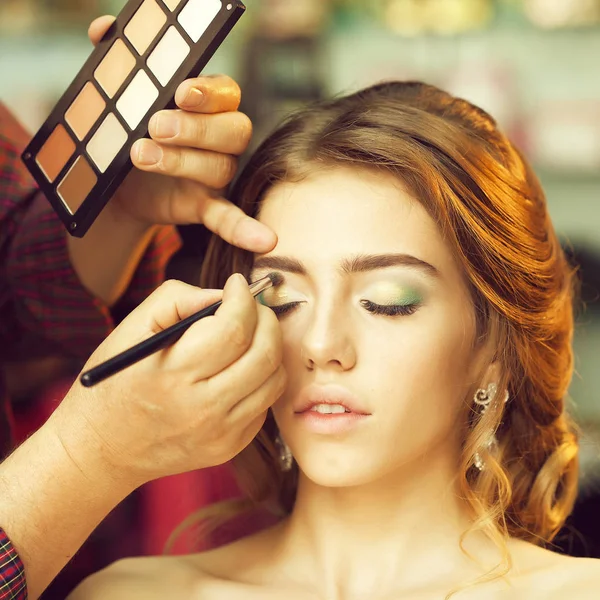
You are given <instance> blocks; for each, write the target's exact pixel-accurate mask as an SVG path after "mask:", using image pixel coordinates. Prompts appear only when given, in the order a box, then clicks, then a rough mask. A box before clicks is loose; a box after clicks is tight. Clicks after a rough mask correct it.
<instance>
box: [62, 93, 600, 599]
mask: <svg viewBox="0 0 600 600" xmlns="http://www.w3.org/2000/svg"><path fill="white" fill-rule="evenodd" d="M234 197H235V198H236V199H237V201H238V203H239V205H240V206H241V207H242V209H243V210H244V211H245V212H246V213H248V214H250V215H253V216H257V217H258V218H259V220H260V221H262V222H263V223H265V224H267V225H269V226H270V227H271V228H272V229H273V230H274V231H275V232H276V233H277V235H278V240H279V241H278V245H277V246H276V248H275V249H274V250H273V251H272V252H270V253H268V254H266V255H262V256H256V257H253V256H251V255H249V254H247V253H244V252H241V251H239V250H236V249H234V248H230V247H228V246H226V245H225V244H222V243H221V242H220V241H219V240H217V239H215V240H213V242H212V246H211V251H210V255H209V260H208V261H207V263H206V267H205V273H204V284H205V285H207V286H210V287H217V286H221V285H222V284H223V282H224V280H225V278H226V276H227V275H228V274H229V273H230V272H232V271H240V272H242V273H245V274H247V275H249V276H251V278H252V279H255V278H258V277H261V276H263V275H265V274H267V273H269V272H272V271H275V272H278V273H280V274H281V275H282V276H283V283H282V284H281V285H280V286H278V287H277V288H276V289H271V290H269V291H268V292H267V293H265V294H264V295H263V297H262V298H261V301H262V302H263V303H264V304H266V305H268V306H270V307H271V308H272V309H273V310H274V311H275V312H276V313H277V314H278V316H279V319H280V324H281V329H282V333H283V340H284V364H285V366H286V370H287V373H288V386H287V389H286V392H285V393H284V395H283V396H282V397H281V399H280V400H279V401H278V402H277V403H276V404H275V406H274V407H273V418H269V419H268V420H267V422H266V423H265V426H264V427H263V429H262V431H261V433H260V434H259V436H258V437H257V439H256V440H255V441H254V443H253V445H251V446H250V447H249V448H247V449H246V450H245V451H244V452H242V454H241V455H240V456H238V457H237V458H236V459H235V460H234V463H235V466H236V470H237V472H238V474H239V476H240V482H241V485H242V489H244V491H245V492H246V494H247V497H248V499H249V502H248V504H249V506H254V507H257V506H260V507H266V508H269V509H270V510H271V511H273V512H274V513H276V514H279V515H280V520H279V522H278V523H277V524H276V525H275V526H274V527H271V528H269V529H266V530H264V531H262V532H259V533H258V534H255V535H252V536H249V537H246V538H244V539H242V540H241V541H238V542H236V543H233V544H231V545H228V546H225V547H222V548H220V549H217V550H213V551H211V552H208V553H205V554H200V555H195V556H187V557H184V558H181V557H179V558H175V557H171V558H167V557H162V558H143V559H135V560H131V561H125V562H123V563H120V564H118V565H116V566H114V567H111V568H110V569H108V570H107V571H106V572H105V573H101V574H98V575H96V576H94V577H92V578H91V579H89V580H88V581H86V582H85V583H84V584H83V585H82V586H81V587H80V588H79V589H78V590H77V591H76V592H75V593H74V595H73V598H74V599H79V598H108V597H110V598H111V599H119V598H121V597H122V598H137V597H139V598H145V599H148V598H164V597H169V598H178V597H181V598H190V597H196V595H197V597H201V598H210V599H212V598H215V599H217V600H221V599H228V600H229V599H232V600H235V599H238V598H240V599H244V600H248V599H251V598H257V599H258V598H261V599H264V598H286V599H296V598H297V599H309V598H344V599H346V598H352V599H353V598H370V599H384V598H386V599H387V598H390V599H391V598H411V599H412V598H423V599H429V598H431V599H434V598H436V599H437V598H448V597H452V596H456V597H457V598H486V599H489V598H502V599H503V598H510V599H513V598H527V599H531V598H545V599H547V598H557V599H558V598H560V599H563V598H565V595H566V594H567V593H568V594H569V597H570V598H577V599H585V598H592V596H594V597H595V595H596V593H597V591H596V589H597V586H598V584H599V583H600V562H598V561H594V560H587V559H575V558H570V557H565V556H561V555H558V554H556V553H554V552H552V551H551V545H550V542H551V540H552V538H553V536H554V535H555V534H556V533H557V531H558V530H559V529H560V527H561V526H562V525H563V523H564V521H565V519H566V517H567V516H568V514H569V512H570V511H571V509H572V506H573V502H574V498H575V495H576V486H577V438H576V435H575V432H574V428H573V426H572V424H571V423H570V421H569V419H568V417H567V415H566V414H565V403H564V398H565V395H566V392H567V388H568V385H569V381H570V377H571V372H572V350H571V337H572V332H573V316H572V289H573V272H572V270H571V268H570V267H569V266H568V264H567V262H566V260H565V257H564V255H563V253H562V251H561V248H560V245H559V242H558V240H557V237H556V234H555V232H554V229H553V227H552V224H551V222H550V218H549V216H548V213H547V209H546V202H545V199H544V195H543V192H542V190H541V188H540V185H539V183H538V181H537V179H536V178H535V176H534V174H533V173H532V172H531V170H530V168H529V167H528V165H527V164H526V162H525V161H524V160H523V158H522V157H521V156H520V155H519V154H518V152H517V151H516V150H515V149H514V148H513V147H512V146H511V144H510V143H509V141H508V140H507V139H506V138H505V137H504V136H503V135H502V134H501V133H500V132H499V131H498V129H497V128H496V125H495V123H494V121H493V120H492V119H491V118H490V117H489V116H488V115H487V114H486V113H484V112H483V111H481V110H479V109H477V108H475V107H474V106H472V105H470V104H469V103H467V102H465V101H463V100H459V99H456V98H453V97H452V96H450V95H448V94H446V93H444V92H442V91H440V90H438V89H436V88H434V87H431V86H428V85H424V84H421V83H386V84H381V85H377V86H374V87H372V88H369V89H366V90H364V91H362V92H359V93H357V94H354V95H351V96H348V97H345V98H340V99H336V100H333V101H330V102H327V103H324V104H322V105H320V106H317V107H313V108H311V109H309V110H306V111H304V112H301V113H299V114H298V115H296V116H294V117H292V118H291V119H290V120H289V121H288V122H287V123H286V124H285V125H284V126H283V127H282V128H280V129H279V130H278V131H277V132H276V133H274V134H273V135H272V136H271V137H270V138H269V139H267V140H266V142H265V143H264V144H263V145H262V146H261V147H260V148H259V149H258V151H257V152H256V154H255V155H254V157H253V158H252V160H251V161H250V163H249V164H248V165H247V167H246V169H245V171H244V173H243V174H242V176H241V177H240V179H239V180H238V182H237V184H236V187H235V190H234ZM267 359H269V357H267ZM219 510H220V509H219V508H217V509H215V510H214V511H212V512H213V514H214V513H215V511H216V513H219ZM222 510H223V514H225V512H224V511H225V507H223V509H222ZM549 548H550V549H549Z"/></svg>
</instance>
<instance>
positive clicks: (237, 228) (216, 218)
mask: <svg viewBox="0 0 600 600" xmlns="http://www.w3.org/2000/svg"><path fill="white" fill-rule="evenodd" d="M201 221H202V223H204V226H205V227H207V228H208V229H210V231H212V232H213V233H215V234H217V235H218V236H219V237H221V238H223V239H224V240H225V241H226V242H227V243H229V244H232V245H234V246H237V247H238V248H243V249H244V250H248V251H250V252H256V253H257V254H265V253H267V252H270V251H271V250H272V249H273V248H274V247H275V245H276V244H277V236H276V235H275V233H274V232H273V231H272V230H271V229H270V228H269V227H267V226H266V225H263V224H262V223H260V222H259V221H257V220H255V219H253V218H252V217H249V216H248V215H247V214H246V213H245V212H244V211H243V210H242V209H241V208H240V207H239V206H235V204H232V203H231V202H229V201H228V200H225V199H224V198H206V199H205V201H204V203H203V205H202V214H201Z"/></svg>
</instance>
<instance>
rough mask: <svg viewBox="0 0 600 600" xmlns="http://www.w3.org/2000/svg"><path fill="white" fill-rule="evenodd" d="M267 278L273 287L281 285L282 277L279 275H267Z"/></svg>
mask: <svg viewBox="0 0 600 600" xmlns="http://www.w3.org/2000/svg"><path fill="white" fill-rule="evenodd" d="M267 277H268V278H269V279H270V280H271V283H272V284H273V287H277V286H278V285H281V284H282V283H283V275H281V273H269V274H268V275H267Z"/></svg>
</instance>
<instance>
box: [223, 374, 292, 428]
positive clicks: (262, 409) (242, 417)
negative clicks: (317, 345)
mask: <svg viewBox="0 0 600 600" xmlns="http://www.w3.org/2000/svg"><path fill="white" fill-rule="evenodd" d="M286 386H287V374H286V372H285V369H284V367H283V365H280V366H279V368H278V369H277V370H276V371H275V372H274V373H273V374H272V375H271V376H270V377H269V379H267V381H265V382H264V384H263V385H262V386H261V387H259V388H258V389H257V390H254V391H253V392H252V393H251V394H249V395H248V396H246V397H245V398H242V399H241V400H240V401H239V402H238V403H237V404H235V405H234V406H233V407H232V408H231V410H230V411H229V418H230V419H231V421H232V422H237V421H240V422H244V421H248V420H254V419H255V418H256V417H257V416H259V415H261V414H263V413H266V411H268V410H269V408H271V406H273V404H275V402H277V400H279V398H281V396H282V395H283V393H284V392H285V388H286Z"/></svg>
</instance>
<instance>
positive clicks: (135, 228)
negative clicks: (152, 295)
mask: <svg viewBox="0 0 600 600" xmlns="http://www.w3.org/2000/svg"><path fill="white" fill-rule="evenodd" d="M156 231H157V226H152V227H150V226H146V225H142V224H140V223H138V222H135V221H133V220H132V219H130V218H128V217H126V216H124V215H123V214H122V212H119V211H117V210H116V209H114V208H113V207H112V206H111V204H110V202H109V203H108V205H107V206H106V208H105V209H104V210H103V211H102V212H101V213H100V215H99V216H98V218H97V219H96V221H95V222H94V224H93V225H92V227H91V228H90V229H89V231H88V232H87V234H86V235H85V236H84V237H83V238H75V237H72V236H70V235H68V234H65V235H68V238H67V246H68V250H69V257H70V260H71V264H72V265H73V269H74V271H75V273H76V274H77V276H78V277H79V280H80V281H81V284H82V285H83V286H84V287H85V288H86V289H87V290H88V291H89V292H90V293H91V294H92V295H93V296H94V297H96V298H98V299H100V300H101V301H102V302H103V303H104V304H106V305H108V306H113V305H114V304H115V303H116V302H117V301H118V300H119V298H120V297H121V296H122V295H123V294H124V293H125V291H126V290H127V287H128V286H129V284H130V282H131V279H132V277H133V274H134V272H135V270H136V268H137V267H138V265H139V263H140V261H141V260H142V257H143V255H144V252H145V251H146V249H147V248H148V246H149V244H150V243H151V241H152V238H153V236H154V234H155V233H156Z"/></svg>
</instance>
